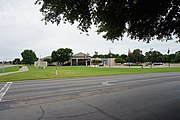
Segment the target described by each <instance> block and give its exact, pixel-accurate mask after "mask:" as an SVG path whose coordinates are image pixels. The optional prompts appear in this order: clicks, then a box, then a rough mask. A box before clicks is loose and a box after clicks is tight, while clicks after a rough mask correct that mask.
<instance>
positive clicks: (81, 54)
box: [73, 52, 90, 57]
mask: <svg viewBox="0 0 180 120" xmlns="http://www.w3.org/2000/svg"><path fill="white" fill-rule="evenodd" d="M84 55H86V56H87V57H90V56H89V55H88V54H85V53H82V52H79V53H77V54H74V55H73V57H84Z"/></svg>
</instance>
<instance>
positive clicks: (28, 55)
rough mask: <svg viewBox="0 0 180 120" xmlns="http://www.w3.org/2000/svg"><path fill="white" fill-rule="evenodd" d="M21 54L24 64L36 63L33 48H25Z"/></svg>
mask: <svg viewBox="0 0 180 120" xmlns="http://www.w3.org/2000/svg"><path fill="white" fill-rule="evenodd" d="M21 56H22V58H23V60H22V61H23V63H24V64H30V65H31V64H34V62H35V61H36V60H37V57H36V54H35V52H34V51H32V50H24V51H23V52H22V53H21Z"/></svg>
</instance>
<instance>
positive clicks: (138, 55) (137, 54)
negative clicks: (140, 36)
mask: <svg viewBox="0 0 180 120" xmlns="http://www.w3.org/2000/svg"><path fill="white" fill-rule="evenodd" d="M143 57H144V56H143V55H142V51H141V50H140V49H135V50H134V51H133V53H132V62H143Z"/></svg>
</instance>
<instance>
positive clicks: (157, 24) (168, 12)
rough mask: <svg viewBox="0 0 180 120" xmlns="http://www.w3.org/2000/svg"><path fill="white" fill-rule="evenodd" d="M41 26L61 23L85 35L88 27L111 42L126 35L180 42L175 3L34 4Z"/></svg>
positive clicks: (75, 0)
mask: <svg viewBox="0 0 180 120" xmlns="http://www.w3.org/2000/svg"><path fill="white" fill-rule="evenodd" d="M36 4H39V5H42V7H41V9H40V12H42V14H43V15H44V18H43V20H44V21H45V23H47V22H52V23H57V24H59V23H60V22H61V21H64V22H69V23H71V24H74V23H75V22H76V21H77V22H79V25H78V28H79V29H80V30H82V31H84V32H88V29H89V28H91V25H92V24H95V25H96V26H97V27H98V30H97V31H98V32H99V33H105V34H104V35H103V37H104V38H106V39H108V40H109V39H110V40H112V41H113V40H115V39H119V38H122V37H123V36H124V33H127V34H128V36H129V37H130V38H131V39H138V40H143V41H146V42H149V41H150V40H152V39H161V40H162V39H164V40H169V39H171V38H172V36H175V37H176V38H177V40H178V41H180V39H179V38H180V26H179V25H180V2H179V0H36Z"/></svg>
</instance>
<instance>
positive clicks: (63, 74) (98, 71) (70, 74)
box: [0, 66, 180, 82]
mask: <svg viewBox="0 0 180 120" xmlns="http://www.w3.org/2000/svg"><path fill="white" fill-rule="evenodd" d="M28 68H29V70H30V71H29V72H24V73H16V74H11V75H6V76H0V82H7V81H17V80H35V79H51V78H74V77H87V76H102V75H117V74H135V73H136V74H138V73H153V72H180V67H177V68H103V67H84V66H73V67H72V66H59V67H57V71H58V75H56V67H55V66H50V67H47V68H46V69H36V68H35V67H34V66H28Z"/></svg>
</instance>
